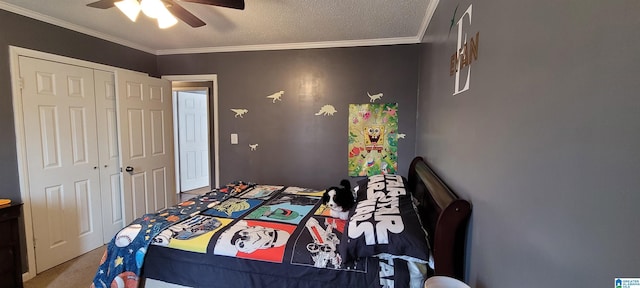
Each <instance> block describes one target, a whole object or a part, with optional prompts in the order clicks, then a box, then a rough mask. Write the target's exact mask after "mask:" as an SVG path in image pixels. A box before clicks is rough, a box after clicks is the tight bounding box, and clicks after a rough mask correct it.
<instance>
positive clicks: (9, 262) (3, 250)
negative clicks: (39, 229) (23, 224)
mask: <svg viewBox="0 0 640 288" xmlns="http://www.w3.org/2000/svg"><path fill="white" fill-rule="evenodd" d="M21 206H22V204H7V205H3V206H0V259H1V260H0V286H1V287H22V264H21V260H22V258H21V256H20V235H19V234H18V233H19V232H18V229H19V228H18V225H19V224H18V218H19V217H20V207H21Z"/></svg>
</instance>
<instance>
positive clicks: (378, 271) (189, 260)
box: [118, 185, 423, 288]
mask: <svg viewBox="0 0 640 288" xmlns="http://www.w3.org/2000/svg"><path fill="white" fill-rule="evenodd" d="M243 188H245V189H243V190H241V191H239V190H237V191H235V192H237V193H230V194H226V195H229V197H225V198H224V199H222V201H220V202H219V203H216V205H212V206H211V207H208V208H207V209H204V210H202V211H199V212H198V213H194V214H192V215H190V216H189V217H185V218H184V219H181V220H180V221H176V222H175V223H174V224H172V225H170V226H167V227H165V228H164V229H163V230H161V231H159V232H158V233H156V235H155V237H153V240H152V244H153V245H151V246H149V247H148V252H147V253H146V255H145V256H146V258H145V261H144V269H143V270H144V271H143V275H144V276H145V277H148V278H151V279H157V280H162V281H165V282H169V283H174V284H179V285H184V286H188V287H234V288H235V287H410V286H416V287H418V286H420V285H421V282H422V271H423V268H422V267H418V266H419V265H420V264H416V263H410V262H406V261H405V260H402V259H386V260H383V259H378V258H375V257H370V258H363V259H360V260H359V261H354V262H350V263H348V264H347V263H345V262H346V261H343V259H342V257H341V255H340V254H339V252H338V251H339V246H340V245H341V241H343V240H342V233H343V231H344V229H345V224H347V223H346V221H343V220H340V219H335V218H331V217H330V216H329V211H328V209H325V207H324V205H322V201H321V198H322V194H323V192H324V191H318V190H313V189H305V188H298V187H283V186H274V185H251V186H246V187H243ZM236 189H237V188H236ZM194 201H198V199H194ZM187 204H190V203H187ZM183 205H184V203H183ZM416 275H417V276H416ZM412 279H413V282H412ZM124 284H126V283H124ZM118 287H125V286H118Z"/></svg>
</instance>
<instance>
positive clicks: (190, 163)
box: [175, 89, 210, 192]
mask: <svg viewBox="0 0 640 288" xmlns="http://www.w3.org/2000/svg"><path fill="white" fill-rule="evenodd" d="M175 93H176V97H177V100H178V101H177V103H178V109H177V111H178V145H179V147H178V149H179V151H180V152H179V153H180V160H179V161H180V163H179V167H180V191H181V192H186V191H189V190H193V189H198V188H202V187H209V185H210V184H209V182H210V181H209V125H208V122H209V117H208V107H209V105H208V101H207V99H208V98H209V96H208V95H207V90H206V89H205V90H202V91H176V92H175Z"/></svg>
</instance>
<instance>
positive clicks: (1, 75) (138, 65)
mask: <svg viewBox="0 0 640 288" xmlns="http://www.w3.org/2000/svg"><path fill="white" fill-rule="evenodd" d="M9 45H11V46H17V47H22V48H28V49H32V50H37V51H42V52H47V53H52V54H57V55H62V56H67V57H71V58H76V59H81V60H86V61H91V62H94V63H100V64H106V65H110V66H115V67H122V68H126V69H131V70H136V71H141V72H145V73H149V74H151V75H157V70H156V56H155V55H152V54H148V53H144V52H140V51H138V50H134V49H131V48H127V47H123V46H121V45H117V44H114V43H111V42H107V41H104V40H100V39H97V38H94V37H90V36H87V35H84V34H81V33H77V32H73V31H70V30H67V29H63V28H60V27H57V26H53V25H49V24H46V23H43V22H40V21H37V20H33V19H30V18H27V17H23V16H20V15H16V14H13V13H10V12H7V11H5V10H0V56H1V57H2V59H3V60H2V61H0V135H2V137H1V138H0V163H1V164H0V198H9V199H11V200H13V201H20V200H21V199H20V190H19V188H20V187H19V184H18V166H17V165H18V164H17V155H16V137H15V127H14V122H13V101H12V97H13V96H12V92H11V73H10V69H9V64H10V63H9Z"/></svg>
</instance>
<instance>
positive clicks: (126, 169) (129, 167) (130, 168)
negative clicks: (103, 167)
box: [124, 166, 133, 172]
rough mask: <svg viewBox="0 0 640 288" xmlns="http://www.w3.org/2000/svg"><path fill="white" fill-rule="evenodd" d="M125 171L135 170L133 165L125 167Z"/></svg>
mask: <svg viewBox="0 0 640 288" xmlns="http://www.w3.org/2000/svg"><path fill="white" fill-rule="evenodd" d="M124 171H127V172H133V167H131V166H127V168H124Z"/></svg>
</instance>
